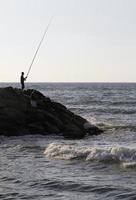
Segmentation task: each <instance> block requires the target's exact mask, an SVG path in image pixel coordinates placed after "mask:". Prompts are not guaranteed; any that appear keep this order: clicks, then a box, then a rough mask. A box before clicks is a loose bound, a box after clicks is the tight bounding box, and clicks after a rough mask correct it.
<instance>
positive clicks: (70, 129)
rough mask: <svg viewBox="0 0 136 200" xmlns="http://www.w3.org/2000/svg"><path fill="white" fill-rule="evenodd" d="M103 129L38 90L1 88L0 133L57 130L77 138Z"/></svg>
mask: <svg viewBox="0 0 136 200" xmlns="http://www.w3.org/2000/svg"><path fill="white" fill-rule="evenodd" d="M102 132H103V131H102V130H101V129H99V128H98V127H96V126H94V125H91V124H90V123H89V122H88V121H87V120H86V119H84V118H82V117H80V116H78V115H75V114H74V113H72V112H71V111H69V110H68V109H67V108H66V107H65V106H64V105H62V104H60V103H57V102H54V101H52V100H51V99H50V98H48V97H45V96H44V95H43V94H42V93H40V92H39V91H37V90H30V89H29V90H25V91H22V90H21V89H17V88H12V87H8V88H0V135H7V136H12V135H23V134H43V135H47V134H58V135H63V136H64V137H66V138H71V139H79V138H83V137H84V136H85V135H86V134H90V135H93V134H100V133H102Z"/></svg>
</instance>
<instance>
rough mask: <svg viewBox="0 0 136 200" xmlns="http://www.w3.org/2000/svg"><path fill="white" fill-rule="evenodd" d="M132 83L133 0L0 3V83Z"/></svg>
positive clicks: (135, 56) (135, 68) (135, 44)
mask: <svg viewBox="0 0 136 200" xmlns="http://www.w3.org/2000/svg"><path fill="white" fill-rule="evenodd" d="M51 16H54V19H53V22H52V24H51V26H50V28H49V30H48V33H47V37H46V38H45V39H44V41H43V43H42V46H41V48H40V50H39V52H38V55H37V57H36V60H35V62H34V65H33V67H32V70H31V72H30V75H29V77H28V81H29V82H136V0H0V82H3V81H5V82H17V81H19V76H20V73H21V72H22V71H24V72H25V73H27V70H28V68H29V65H30V63H31V60H32V58H33V55H34V53H35V51H36V48H37V45H38V43H39V41H40V40H41V37H42V35H43V32H44V30H45V28H46V26H47V24H48V22H49V20H50V18H51Z"/></svg>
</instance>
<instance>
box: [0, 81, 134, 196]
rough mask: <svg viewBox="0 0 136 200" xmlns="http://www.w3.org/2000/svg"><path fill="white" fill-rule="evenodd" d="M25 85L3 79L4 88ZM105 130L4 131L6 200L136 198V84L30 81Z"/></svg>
mask: <svg viewBox="0 0 136 200" xmlns="http://www.w3.org/2000/svg"><path fill="white" fill-rule="evenodd" d="M6 86H13V87H19V84H17V83H0V87H6ZM26 88H34V89H37V90H39V91H40V92H42V93H43V94H44V95H46V96H48V97H50V98H51V99H53V100H54V101H58V102H60V103H62V104H64V105H65V106H67V108H69V109H70V110H71V111H73V112H74V113H76V114H79V115H81V116H82V117H84V118H86V119H88V120H89V121H90V122H91V123H92V124H95V125H97V126H99V127H100V128H102V129H103V130H104V133H103V134H101V135H97V136H86V137H85V138H84V139H81V140H67V139H64V138H63V137H61V136H60V137H59V136H56V135H52V136H41V135H38V133H37V135H34V136H32V135H28V136H19V137H15V136H14V137H5V136H0V199H2V200H136V83H27V84H26Z"/></svg>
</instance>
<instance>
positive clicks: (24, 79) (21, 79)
mask: <svg viewBox="0 0 136 200" xmlns="http://www.w3.org/2000/svg"><path fill="white" fill-rule="evenodd" d="M26 79H27V77H24V72H22V73H21V77H20V82H21V87H22V90H23V89H24V88H25V84H24V82H25V81H26Z"/></svg>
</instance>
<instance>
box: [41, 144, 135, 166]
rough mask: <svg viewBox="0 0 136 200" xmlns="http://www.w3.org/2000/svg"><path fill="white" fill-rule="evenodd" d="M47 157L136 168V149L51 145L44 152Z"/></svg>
mask: <svg viewBox="0 0 136 200" xmlns="http://www.w3.org/2000/svg"><path fill="white" fill-rule="evenodd" d="M44 154H45V155H46V156H47V157H50V158H55V159H63V160H73V159H76V160H84V161H88V162H89V161H97V162H106V161H110V163H111V162H112V163H119V164H121V165H122V166H124V167H131V166H133V167H134V166H136V148H129V147H122V146H113V147H103V148H100V147H97V146H96V147H85V146H80V147H79V146H75V145H68V144H57V143H51V144H49V145H48V146H47V148H46V149H45V151H44Z"/></svg>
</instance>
